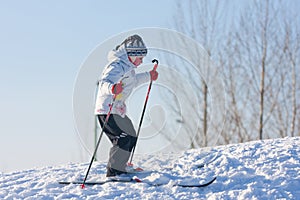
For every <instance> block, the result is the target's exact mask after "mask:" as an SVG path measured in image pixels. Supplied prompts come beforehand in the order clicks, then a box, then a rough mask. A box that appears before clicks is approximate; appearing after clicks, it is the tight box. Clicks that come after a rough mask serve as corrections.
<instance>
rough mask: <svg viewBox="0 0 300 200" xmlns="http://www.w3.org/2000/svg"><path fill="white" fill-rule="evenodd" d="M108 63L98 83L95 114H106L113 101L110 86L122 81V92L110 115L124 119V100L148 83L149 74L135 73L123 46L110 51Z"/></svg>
mask: <svg viewBox="0 0 300 200" xmlns="http://www.w3.org/2000/svg"><path fill="white" fill-rule="evenodd" d="M108 61H109V63H108V65H107V66H106V67H105V68H104V70H103V73H102V78H101V79H100V81H99V86H98V94H97V100H96V106H95V114H96V115H101V114H107V113H108V111H109V107H110V104H111V103H112V99H113V94H112V86H113V85H114V84H116V83H119V82H120V81H122V83H123V91H122V93H121V94H119V95H118V96H117V98H116V101H115V103H114V106H113V109H112V112H111V113H112V114H118V115H120V116H122V117H124V116H125V115H126V104H125V100H126V99H127V98H128V97H129V96H130V94H131V92H132V91H133V89H134V88H135V87H137V86H139V85H140V84H143V83H145V82H147V81H150V74H149V72H145V73H139V74H136V73H135V68H136V66H135V65H134V64H132V63H131V62H130V61H129V60H128V56H127V53H126V50H125V47H124V45H122V46H120V47H119V48H118V50H112V51H110V52H109V53H108Z"/></svg>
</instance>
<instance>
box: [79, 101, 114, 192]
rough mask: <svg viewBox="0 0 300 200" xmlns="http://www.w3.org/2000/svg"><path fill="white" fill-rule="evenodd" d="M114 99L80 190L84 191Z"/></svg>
mask: <svg viewBox="0 0 300 200" xmlns="http://www.w3.org/2000/svg"><path fill="white" fill-rule="evenodd" d="M116 97H117V95H114V96H113V100H112V103H111V104H110V106H109V111H108V113H107V115H106V118H105V121H104V123H103V126H102V131H101V133H100V136H99V139H98V142H97V145H96V148H95V150H94V153H93V156H92V159H91V161H90V165H89V168H88V170H87V172H86V175H85V177H84V180H83V182H82V184H81V188H82V189H84V187H85V181H86V179H87V177H88V175H89V172H90V169H91V167H92V164H93V162H94V160H95V156H96V153H97V150H98V147H99V144H100V141H101V138H102V136H103V132H104V128H105V126H106V124H107V122H108V119H109V116H110V114H111V110H112V108H113V106H114V103H115V100H116Z"/></svg>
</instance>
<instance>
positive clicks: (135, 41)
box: [117, 35, 147, 56]
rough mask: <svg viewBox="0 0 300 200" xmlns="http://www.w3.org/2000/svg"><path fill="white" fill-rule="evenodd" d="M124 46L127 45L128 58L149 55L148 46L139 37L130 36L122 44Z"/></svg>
mask: <svg viewBox="0 0 300 200" xmlns="http://www.w3.org/2000/svg"><path fill="white" fill-rule="evenodd" d="M122 44H125V49H126V52H127V55H128V56H146V55H147V48H146V45H145V43H144V42H143V39H142V38H141V37H140V36H139V35H132V36H129V37H128V38H127V39H125V40H124V41H123V42H122ZM122 44H121V45H122ZM121 45H120V46H121ZM117 49H118V47H117Z"/></svg>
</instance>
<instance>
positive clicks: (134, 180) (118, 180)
mask: <svg viewBox="0 0 300 200" xmlns="http://www.w3.org/2000/svg"><path fill="white" fill-rule="evenodd" d="M216 179H217V177H214V178H212V179H211V180H210V181H207V182H205V183H202V184H183V183H175V184H174V185H172V186H173V187H176V186H178V187H198V188H200V187H206V186H209V185H210V184H212V183H213V182H214V181H215V180H216ZM111 182H122V183H145V184H147V185H150V186H163V185H167V184H168V183H151V182H144V181H142V180H140V179H138V178H135V177H133V178H130V179H107V180H104V181H95V182H85V183H84V184H85V185H103V184H106V183H111ZM59 184H63V185H69V184H82V181H61V182H59Z"/></svg>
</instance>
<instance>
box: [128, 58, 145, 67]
mask: <svg viewBox="0 0 300 200" xmlns="http://www.w3.org/2000/svg"><path fill="white" fill-rule="evenodd" d="M128 58H129V61H130V62H132V63H133V64H134V65H135V66H136V67H137V66H139V65H140V64H142V63H143V58H144V56H129V57H128Z"/></svg>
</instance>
